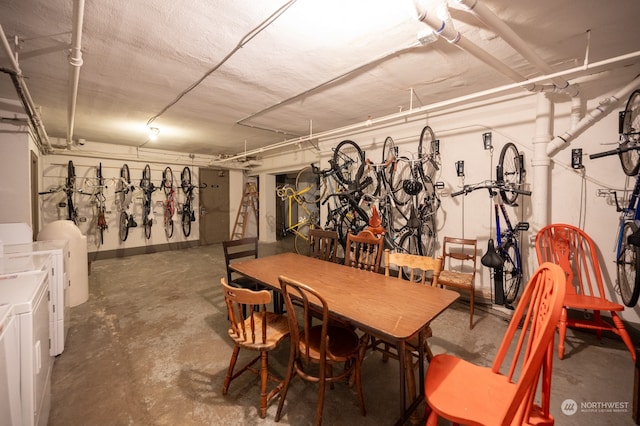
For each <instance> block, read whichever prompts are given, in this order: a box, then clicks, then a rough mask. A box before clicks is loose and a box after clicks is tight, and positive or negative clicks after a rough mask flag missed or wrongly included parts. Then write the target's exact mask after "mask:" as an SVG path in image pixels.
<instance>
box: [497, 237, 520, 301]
mask: <svg viewBox="0 0 640 426" xmlns="http://www.w3.org/2000/svg"><path fill="white" fill-rule="evenodd" d="M500 255H501V256H502V258H503V259H504V263H503V266H502V280H503V281H502V285H503V288H504V300H505V305H511V304H512V303H513V302H514V301H515V300H516V297H517V296H518V290H520V281H521V280H522V272H521V271H520V270H519V269H518V266H517V255H518V252H517V250H516V246H515V244H514V243H513V242H512V241H507V242H506V243H505V245H504V246H503V247H502V249H501V250H500Z"/></svg>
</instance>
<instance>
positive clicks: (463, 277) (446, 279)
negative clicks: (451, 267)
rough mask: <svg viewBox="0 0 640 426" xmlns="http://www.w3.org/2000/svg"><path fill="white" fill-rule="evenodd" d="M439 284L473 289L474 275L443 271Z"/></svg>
mask: <svg viewBox="0 0 640 426" xmlns="http://www.w3.org/2000/svg"><path fill="white" fill-rule="evenodd" d="M438 284H444V285H451V286H465V287H471V286H472V284H473V274H464V273H461V272H452V271H447V270H443V271H441V272H440V277H439V278H438Z"/></svg>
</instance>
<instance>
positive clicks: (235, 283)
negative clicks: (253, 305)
mask: <svg viewBox="0 0 640 426" xmlns="http://www.w3.org/2000/svg"><path fill="white" fill-rule="evenodd" d="M229 285H230V286H232V287H239V288H248V289H252V290H254V289H262V288H263V287H264V286H262V285H261V284H260V283H258V282H256V281H254V280H252V279H251V278H247V277H237V278H236V279H234V280H231V281H230V282H229Z"/></svg>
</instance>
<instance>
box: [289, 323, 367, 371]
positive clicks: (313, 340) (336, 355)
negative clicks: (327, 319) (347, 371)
mask: <svg viewBox="0 0 640 426" xmlns="http://www.w3.org/2000/svg"><path fill="white" fill-rule="evenodd" d="M321 333H322V326H321V325H316V326H313V327H311V328H310V329H309V356H310V357H311V358H312V359H315V360H319V359H320V340H321ZM327 335H328V337H329V347H328V348H327V359H330V360H332V361H334V362H345V361H346V360H347V359H349V357H352V356H353V352H354V351H356V350H357V349H358V347H359V345H360V339H359V338H358V335H357V334H356V333H355V332H354V331H353V330H350V329H348V328H345V327H341V326H335V325H329V328H328V331H327ZM304 340H305V339H304V337H301V338H300V351H302V352H303V353H304V352H305V351H306V346H305V343H304Z"/></svg>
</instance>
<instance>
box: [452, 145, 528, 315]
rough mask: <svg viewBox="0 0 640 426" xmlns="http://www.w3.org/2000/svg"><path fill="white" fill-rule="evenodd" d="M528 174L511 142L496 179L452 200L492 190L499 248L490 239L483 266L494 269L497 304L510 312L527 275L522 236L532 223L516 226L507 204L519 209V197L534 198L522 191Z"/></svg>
mask: <svg viewBox="0 0 640 426" xmlns="http://www.w3.org/2000/svg"><path fill="white" fill-rule="evenodd" d="M524 173H525V170H524V157H523V155H522V154H520V153H519V152H518V150H517V148H516V147H515V145H514V144H513V143H507V144H506V145H505V146H504V147H503V148H502V151H501V153H500V158H499V161H498V165H497V166H496V178H497V179H496V180H488V181H484V182H480V183H476V184H471V185H464V186H463V188H462V190H460V191H457V192H453V193H451V197H456V196H458V195H462V194H464V195H467V194H468V193H470V192H473V191H475V190H477V189H487V190H488V191H489V196H490V197H491V199H492V200H493V208H494V215H495V230H496V234H495V241H496V242H497V246H496V245H495V243H494V240H493V239H492V238H489V241H488V244H487V251H486V253H485V254H484V255H483V256H482V258H481V259H480V261H481V263H482V265H484V266H486V267H487V268H490V269H492V270H493V279H494V303H495V304H496V305H504V306H505V307H507V308H509V309H513V302H514V301H515V300H516V297H517V296H518V291H519V289H520V284H521V282H522V275H523V271H522V253H521V252H520V244H519V242H518V240H519V235H520V232H521V231H526V230H528V229H529V223H528V222H518V223H517V224H516V225H515V226H513V225H512V222H511V219H510V218H509V215H508V213H507V209H506V205H510V206H514V207H515V206H517V204H516V200H517V198H518V196H519V195H531V191H528V190H524V189H520V187H521V186H522V183H523V178H524ZM501 217H502V220H501ZM502 221H504V226H503V224H502Z"/></svg>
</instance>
